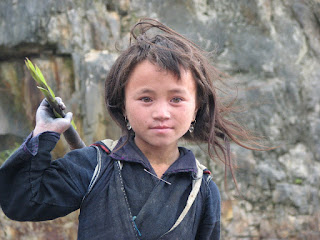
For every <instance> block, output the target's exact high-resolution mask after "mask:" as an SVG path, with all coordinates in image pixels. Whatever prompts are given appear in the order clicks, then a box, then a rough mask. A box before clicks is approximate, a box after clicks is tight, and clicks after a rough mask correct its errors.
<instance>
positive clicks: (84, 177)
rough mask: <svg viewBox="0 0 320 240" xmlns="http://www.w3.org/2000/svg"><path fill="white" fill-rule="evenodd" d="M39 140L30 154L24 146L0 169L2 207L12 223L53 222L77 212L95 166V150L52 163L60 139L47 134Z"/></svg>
mask: <svg viewBox="0 0 320 240" xmlns="http://www.w3.org/2000/svg"><path fill="white" fill-rule="evenodd" d="M38 138H39V139H38V141H37V143H36V146H33V147H32V149H31V151H30V150H29V149H28V147H27V142H25V143H24V144H22V145H21V146H20V148H19V149H18V150H17V151H16V152H14V153H13V155H11V156H10V157H9V158H8V159H7V160H6V162H5V163H4V164H3V165H2V166H1V168H0V204H1V208H2V210H3V212H4V213H5V214H6V215H7V216H8V217H9V218H11V219H13V220H18V221H43V220H50V219H54V218H57V217H61V216H65V215H67V214H69V213H70V212H72V211H74V210H76V209H78V208H79V207H80V204H81V201H82V198H83V196H84V195H85V193H86V191H87V187H88V185H89V182H90V179H91V176H92V174H93V171H94V168H95V166H96V156H97V153H96V150H95V149H94V148H93V147H86V148H82V149H78V150H73V151H70V152H69V153H68V154H66V155H65V156H64V157H63V158H60V159H57V160H54V161H52V159H51V154H50V152H51V150H52V149H53V148H54V147H55V145H56V143H57V141H58V139H59V137H58V138H57V137H54V136H53V134H50V132H46V133H42V134H41V135H39V137H38ZM29 140H30V139H29Z"/></svg>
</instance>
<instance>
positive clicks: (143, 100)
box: [140, 97, 152, 102]
mask: <svg viewBox="0 0 320 240" xmlns="http://www.w3.org/2000/svg"><path fill="white" fill-rule="evenodd" d="M140 100H141V101H142V102H151V101H152V100H151V98H149V97H142V98H141V99H140Z"/></svg>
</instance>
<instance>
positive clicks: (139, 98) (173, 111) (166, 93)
mask: <svg viewBox="0 0 320 240" xmlns="http://www.w3.org/2000/svg"><path fill="white" fill-rule="evenodd" d="M196 112H197V109H196V83H195V80H194V79H193V77H192V74H191V72H190V71H185V70H183V69H182V70H181V78H180V79H178V78H177V77H176V76H175V75H173V74H172V73H171V72H168V71H165V70H162V69H160V68H159V67H158V66H156V65H154V64H152V63H150V62H149V61H147V60H145V61H142V62H141V63H139V64H138V65H137V66H136V67H135V68H134V70H133V72H132V73H131V75H130V77H129V80H128V82H127V85H126V88H125V111H124V114H125V116H126V117H127V120H128V121H129V122H130V125H131V127H132V129H133V131H134V132H135V142H136V144H137V146H138V147H139V148H140V149H154V148H158V149H159V148H167V147H175V146H177V142H178V140H179V138H181V137H182V136H183V135H184V134H185V133H186V132H187V131H188V129H189V127H190V124H191V122H192V121H194V120H195V117H196Z"/></svg>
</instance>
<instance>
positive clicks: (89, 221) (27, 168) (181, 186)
mask: <svg viewBox="0 0 320 240" xmlns="http://www.w3.org/2000/svg"><path fill="white" fill-rule="evenodd" d="M58 140H59V135H58V134H55V133H52V132H51V133H50V132H46V133H43V134H41V135H39V136H38V137H35V138H32V139H30V137H29V138H28V139H27V140H26V142H25V143H24V144H23V145H22V146H21V147H20V148H19V149H18V150H17V151H16V152H15V153H14V154H13V155H12V156H11V157H10V158H9V159H8V160H7V161H6V162H5V163H4V164H3V165H2V166H1V168H0V204H1V208H2V209H3V211H4V213H5V214H6V215H7V216H8V217H9V218H11V219H14V220H18V221H42V220H50V219H54V218H57V217H61V216H65V215H67V214H69V213H70V212H72V211H74V210H76V209H79V208H80V216H79V229H78V239H90V240H91V239H219V236H220V195H219V190H218V188H217V186H216V185H215V184H214V182H213V181H206V180H207V177H208V176H207V175H206V174H205V175H204V178H203V180H202V184H201V188H200V192H199V194H198V196H197V198H196V200H195V202H194V203H193V205H192V207H191V209H190V210H189V212H188V214H187V215H186V217H185V218H184V220H183V221H182V222H181V223H180V224H179V225H178V227H177V228H175V229H174V230H173V231H171V232H169V233H167V232H168V230H169V229H170V228H171V227H172V226H173V224H174V223H175V221H176V220H177V218H178V217H179V215H180V213H181V212H182V210H183V208H184V206H185V205H186V201H187V198H188V196H189V193H190V191H191V188H192V186H191V185H192V179H193V178H194V177H195V175H196V173H197V167H196V164H195V158H194V155H193V154H192V152H191V151H189V150H187V149H185V148H179V150H180V157H179V158H178V159H177V160H176V161H175V162H174V163H173V164H172V165H171V166H170V167H169V169H168V170H167V171H166V172H165V173H164V175H163V176H162V179H163V180H165V181H167V182H169V183H171V184H170V185H169V184H168V183H166V182H165V181H161V180H159V179H158V178H156V177H154V176H153V175H152V174H155V172H154V170H153V168H152V167H151V165H150V163H149V161H148V160H147V159H146V157H145V156H144V155H143V154H142V152H141V151H140V150H139V148H138V147H137V146H136V145H135V144H134V141H133V140H132V139H131V140H130V141H129V142H128V143H127V144H126V145H124V146H123V147H122V148H120V149H119V150H117V151H114V152H112V153H111V154H110V152H109V151H108V149H107V147H106V146H105V145H103V143H101V142H98V143H96V144H95V146H90V147H86V148H83V149H78V150H73V151H71V152H69V153H68V154H66V155H65V156H64V157H63V158H60V159H57V160H55V161H51V155H50V152H51V150H52V149H53V148H54V146H55V145H56V143H57V141H58ZM123 141H124V139H123V138H121V139H120V140H119V143H118V146H119V145H120V144H122V142H123ZM96 146H98V149H99V150H98V151H97V147H96ZM115 149H117V147H116V148H115ZM97 154H101V159H102V165H101V169H99V172H100V174H99V175H98V177H97V179H95V184H94V186H93V187H92V189H91V188H90V191H89V192H88V187H89V183H90V181H91V178H92V175H93V172H94V170H95V168H96V165H97ZM116 160H120V161H121V162H122V163H123V167H122V169H120V168H119V165H118V164H117V161H116ZM147 171H148V172H149V173H148V172H147ZM150 173H151V174H150Z"/></svg>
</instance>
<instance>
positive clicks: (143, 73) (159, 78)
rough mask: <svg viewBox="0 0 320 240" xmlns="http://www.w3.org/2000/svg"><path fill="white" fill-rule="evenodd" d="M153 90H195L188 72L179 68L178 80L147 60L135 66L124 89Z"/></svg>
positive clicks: (193, 81)
mask: <svg viewBox="0 0 320 240" xmlns="http://www.w3.org/2000/svg"><path fill="white" fill-rule="evenodd" d="M148 87H149V88H154V90H157V89H159V90H163V89H170V88H190V90H191V89H193V88H195V80H194V78H193V76H192V73H191V71H190V70H185V69H183V68H180V78H179V77H178V74H175V73H174V72H172V71H169V70H165V69H162V68H161V67H160V66H158V65H155V64H153V63H151V62H149V61H147V60H145V61H142V62H141V63H139V64H137V65H136V66H135V68H134V69H133V71H132V73H131V74H130V76H129V79H128V82H127V84H126V89H128V88H129V89H136V88H148Z"/></svg>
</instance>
